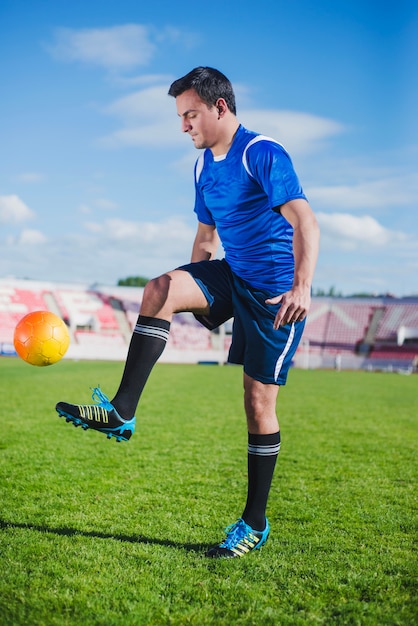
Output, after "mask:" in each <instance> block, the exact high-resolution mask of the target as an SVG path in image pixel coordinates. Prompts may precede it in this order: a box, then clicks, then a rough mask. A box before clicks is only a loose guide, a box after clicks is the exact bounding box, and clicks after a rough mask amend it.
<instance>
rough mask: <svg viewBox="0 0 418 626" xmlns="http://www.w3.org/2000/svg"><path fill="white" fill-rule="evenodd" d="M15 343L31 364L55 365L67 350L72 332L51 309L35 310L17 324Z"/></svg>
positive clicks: (25, 359) (16, 347)
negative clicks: (70, 332)
mask: <svg viewBox="0 0 418 626" xmlns="http://www.w3.org/2000/svg"><path fill="white" fill-rule="evenodd" d="M13 343H14V346H15V350H16V352H17V353H18V355H19V356H20V358H21V359H23V360H24V361H26V363H30V365H38V366H40V367H43V366H45V365H53V363H56V362H57V361H59V360H60V359H62V357H63V356H64V354H65V353H66V352H67V349H68V346H69V345H70V334H69V332H68V328H67V326H66V325H65V323H64V321H63V320H62V319H61V318H60V317H58V316H57V315H55V314H54V313H51V312H50V311H33V312H32V313H28V315H25V317H23V318H22V319H21V320H20V322H19V323H18V324H17V326H16V328H15V332H14V337H13Z"/></svg>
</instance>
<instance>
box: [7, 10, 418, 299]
mask: <svg viewBox="0 0 418 626" xmlns="http://www.w3.org/2000/svg"><path fill="white" fill-rule="evenodd" d="M417 42H418V10H417V8H416V3H415V2H413V1H412V0H411V1H408V0H398V2H397V3H396V6H395V5H391V4H388V3H382V2H381V1H377V0H376V1H375V0H350V1H348V0H347V1H346V0H341V1H338V0H332V1H331V0H330V1H328V0H327V1H321V0H312V1H311V0H299V1H295V0H294V1H292V0H287V1H286V2H284V1H282V0H275V1H274V2H272V1H271V0H258V2H256V3H253V2H248V1H246V0H241V1H230V2H228V1H227V0H226V1H225V2H223V3H196V2H190V1H189V0H184V1H182V2H180V3H177V2H172V1H162V0H153V2H148V3H143V2H142V1H141V0H135V1H134V0H119V1H118V2H110V1H109V2H103V1H101V2H98V1H97V0H89V1H85V2H84V1H81V0H72V1H71V2H70V1H66V0H44V1H42V0H2V2H1V3H0V58H1V62H0V84H1V86H2V88H1V96H0V145H1V150H0V276H1V277H5V276H14V277H16V278H33V279H37V280H53V281H63V282H82V283H87V284H91V283H94V282H99V283H103V284H108V285H112V284H116V282H117V280H118V279H119V278H123V277H126V276H132V275H142V276H147V277H152V276H155V275H158V274H159V273H161V272H163V271H165V270H168V269H172V268H173V267H176V266H177V265H179V264H182V263H184V262H187V261H188V260H189V256H190V249H191V245H192V241H193V237H194V232H195V226H196V222H195V216H194V213H193V200H194V189H193V176H192V171H193V164H194V161H195V159H196V158H197V156H198V152H197V151H196V150H195V149H194V147H193V145H192V142H191V141H190V138H189V137H187V136H186V135H183V134H182V133H181V132H180V124H179V120H178V118H177V114H176V109H175V102H174V100H173V99H172V98H170V97H169V96H167V90H168V87H169V85H170V84H171V82H172V81H173V80H174V79H176V78H178V77H180V76H182V75H184V74H185V73H187V72H188V71H189V70H190V69H192V68H193V67H195V66H197V65H210V66H212V67H216V68H218V69H220V70H221V71H223V72H224V73H225V74H226V75H227V76H228V77H229V78H230V79H231V81H232V83H233V85H234V88H235V91H236V96H237V105H238V119H239V120H240V121H241V122H242V123H243V124H244V125H246V126H247V127H248V128H250V129H251V130H255V131H258V132H262V133H264V134H267V135H270V136H272V137H274V138H275V139H277V140H278V141H280V142H281V143H283V144H284V145H285V147H286V148H287V149H288V150H289V152H290V154H291V156H292V158H293V161H294V165H295V168H296V170H297V172H298V174H299V177H300V179H301V182H302V185H303V187H304V190H305V192H306V194H307V196H308V198H309V201H310V203H311V206H312V208H313V209H314V211H315V212H316V214H317V216H318V220H319V222H320V225H321V232H322V240H321V253H320V258H319V262H318V267H317V272H316V276H315V281H314V288H316V289H324V290H328V289H329V288H330V287H334V288H335V289H336V290H337V291H339V292H342V293H343V294H345V295H347V294H351V293H354V292H369V293H377V294H380V293H387V292H390V293H393V294H395V295H398V296H401V295H407V294H412V293H415V294H417V293H418V217H417V215H418V200H417V198H418V123H417V113H416V112H417V111H418V93H417V92H418V81H417V75H416V65H417V61H418V43H417Z"/></svg>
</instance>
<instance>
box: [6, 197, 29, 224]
mask: <svg viewBox="0 0 418 626" xmlns="http://www.w3.org/2000/svg"><path fill="white" fill-rule="evenodd" d="M33 216H34V213H33V211H32V210H31V209H30V208H29V207H28V206H27V205H26V204H25V203H24V202H23V200H21V199H20V198H19V196H16V195H10V196H0V222H2V223H4V224H13V223H18V222H24V221H26V220H29V219H31V218H32V217H33Z"/></svg>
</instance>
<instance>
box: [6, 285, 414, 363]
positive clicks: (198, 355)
mask: <svg viewBox="0 0 418 626" xmlns="http://www.w3.org/2000/svg"><path fill="white" fill-rule="evenodd" d="M142 294H143V289H142V288H136V287H110V286H102V285H93V286H88V285H83V284H67V283H65V284H64V283H62V284H61V283H52V282H40V281H31V280H15V279H6V278H3V279H0V354H3V355H12V354H15V352H14V347H13V331H14V328H15V326H16V324H17V322H18V321H19V320H20V319H21V318H22V317H23V316H24V315H25V314H26V313H29V312H30V311H34V310H39V309H48V310H50V311H52V312H54V313H56V314H57V315H59V316H60V317H62V318H63V319H64V321H65V322H66V324H67V326H68V328H69V331H70V336H71V344H70V348H69V350H68V352H67V355H66V357H65V358H69V359H108V360H124V359H125V357H126V353H127V349H128V344H129V340H130V337H131V333H132V330H133V328H134V326H135V323H136V320H137V317H138V312H139V310H140V306H141V301H142ZM231 329H232V324H231V322H229V323H227V324H225V325H224V326H223V327H222V328H221V329H219V330H218V332H214V333H210V332H209V331H208V330H206V329H205V328H204V327H203V326H201V325H200V324H199V323H198V322H197V321H196V320H195V318H194V317H193V315H192V314H190V313H180V314H177V315H175V316H174V318H173V322H172V325H171V332H170V337H169V341H168V344H167V348H166V350H165V351H164V353H163V356H162V359H161V360H162V361H165V362H179V363H197V362H214V363H224V362H225V360H226V356H227V352H228V348H229V345H230V341H231ZM294 364H295V366H296V367H303V368H319V367H325V368H332V367H336V368H338V369H339V368H343V369H358V368H366V369H369V370H376V369H378V370H387V371H404V372H412V371H417V364H418V297H417V298H403V299H396V298H389V297H378V298H333V297H318V298H313V302H312V308H311V311H310V315H309V317H308V320H307V324H306V329H305V333H304V336H303V340H302V342H301V345H300V347H299V349H298V351H297V353H296V356H295V361H294Z"/></svg>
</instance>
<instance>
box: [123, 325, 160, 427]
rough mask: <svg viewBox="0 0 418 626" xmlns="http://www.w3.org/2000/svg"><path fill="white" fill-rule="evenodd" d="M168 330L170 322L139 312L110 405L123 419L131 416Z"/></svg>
mask: <svg viewBox="0 0 418 626" xmlns="http://www.w3.org/2000/svg"><path fill="white" fill-rule="evenodd" d="M169 332H170V322H167V321H166V320H161V319H159V318H155V317H145V316H144V315H140V316H139V317H138V321H137V323H136V326H135V329H134V331H133V334H132V337H131V343H130V345H129V350H128V356H127V357H126V363H125V369H124V372H123V376H122V380H121V382H120V385H119V389H118V391H117V392H116V395H115V397H114V398H113V400H112V404H113V405H114V407H115V408H116V410H117V411H118V413H119V414H120V415H121V416H122V417H123V418H125V419H130V418H131V417H133V416H134V414H135V411H136V407H137V405H138V402H139V398H140V396H141V393H142V390H143V388H144V387H145V383H146V382H147V380H148V376H149V375H150V373H151V370H152V368H153V367H154V365H155V363H156V362H157V361H158V359H159V357H160V356H161V354H162V352H163V350H164V348H165V346H166V343H167V339H168V334H169Z"/></svg>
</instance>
